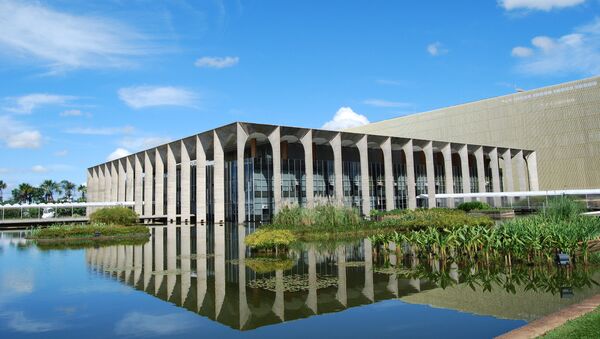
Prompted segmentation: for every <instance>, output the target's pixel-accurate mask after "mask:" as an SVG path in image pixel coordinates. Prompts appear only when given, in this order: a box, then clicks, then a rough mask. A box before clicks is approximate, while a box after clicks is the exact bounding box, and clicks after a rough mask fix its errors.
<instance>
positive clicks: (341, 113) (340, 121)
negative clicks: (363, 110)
mask: <svg viewBox="0 0 600 339" xmlns="http://www.w3.org/2000/svg"><path fill="white" fill-rule="evenodd" d="M368 123H369V119H367V117H366V116H364V115H362V114H358V113H355V112H354V111H353V110H352V108H350V107H341V108H340V109H338V111H337V112H336V113H335V115H334V116H333V119H332V120H330V121H328V122H326V123H325V124H323V126H322V127H321V128H323V129H330V130H343V129H347V128H352V127H357V126H362V125H366V124H368Z"/></svg>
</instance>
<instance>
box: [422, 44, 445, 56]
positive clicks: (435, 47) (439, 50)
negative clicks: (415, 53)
mask: <svg viewBox="0 0 600 339" xmlns="http://www.w3.org/2000/svg"><path fill="white" fill-rule="evenodd" d="M427 53H429V54H430V55H432V56H439V55H444V54H446V53H448V49H446V48H444V45H443V44H442V43H441V42H439V41H437V42H433V43H431V44H429V45H427Z"/></svg>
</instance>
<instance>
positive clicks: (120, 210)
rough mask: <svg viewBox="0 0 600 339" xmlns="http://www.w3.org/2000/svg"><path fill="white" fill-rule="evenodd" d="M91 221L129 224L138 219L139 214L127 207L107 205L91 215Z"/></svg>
mask: <svg viewBox="0 0 600 339" xmlns="http://www.w3.org/2000/svg"><path fill="white" fill-rule="evenodd" d="M90 221H91V222H97V223H104V224H112V225H122V226H129V225H134V224H135V223H137V221H138V215H137V213H135V212H134V211H133V210H132V209H130V208H127V207H105V208H101V209H99V210H97V211H95V212H94V213H92V214H91V215H90Z"/></svg>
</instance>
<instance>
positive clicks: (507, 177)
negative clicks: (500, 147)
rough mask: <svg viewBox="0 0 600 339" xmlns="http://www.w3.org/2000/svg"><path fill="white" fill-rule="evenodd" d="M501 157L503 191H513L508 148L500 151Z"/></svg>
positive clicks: (513, 183)
mask: <svg viewBox="0 0 600 339" xmlns="http://www.w3.org/2000/svg"><path fill="white" fill-rule="evenodd" d="M502 159H503V160H504V171H503V173H502V174H503V175H504V191H505V192H514V190H515V182H514V178H513V167H512V166H513V165H512V156H511V154H510V148H509V149H507V150H506V151H504V153H502Z"/></svg>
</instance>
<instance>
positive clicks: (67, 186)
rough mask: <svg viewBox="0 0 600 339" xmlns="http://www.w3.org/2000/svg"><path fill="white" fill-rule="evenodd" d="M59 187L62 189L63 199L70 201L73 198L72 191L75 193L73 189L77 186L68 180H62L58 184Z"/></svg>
mask: <svg viewBox="0 0 600 339" xmlns="http://www.w3.org/2000/svg"><path fill="white" fill-rule="evenodd" d="M60 186H61V188H62V189H63V191H64V192H65V198H67V200H68V201H71V200H72V198H73V191H75V188H77V185H75V184H74V183H72V182H70V181H69V180H63V181H61V182H60Z"/></svg>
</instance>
